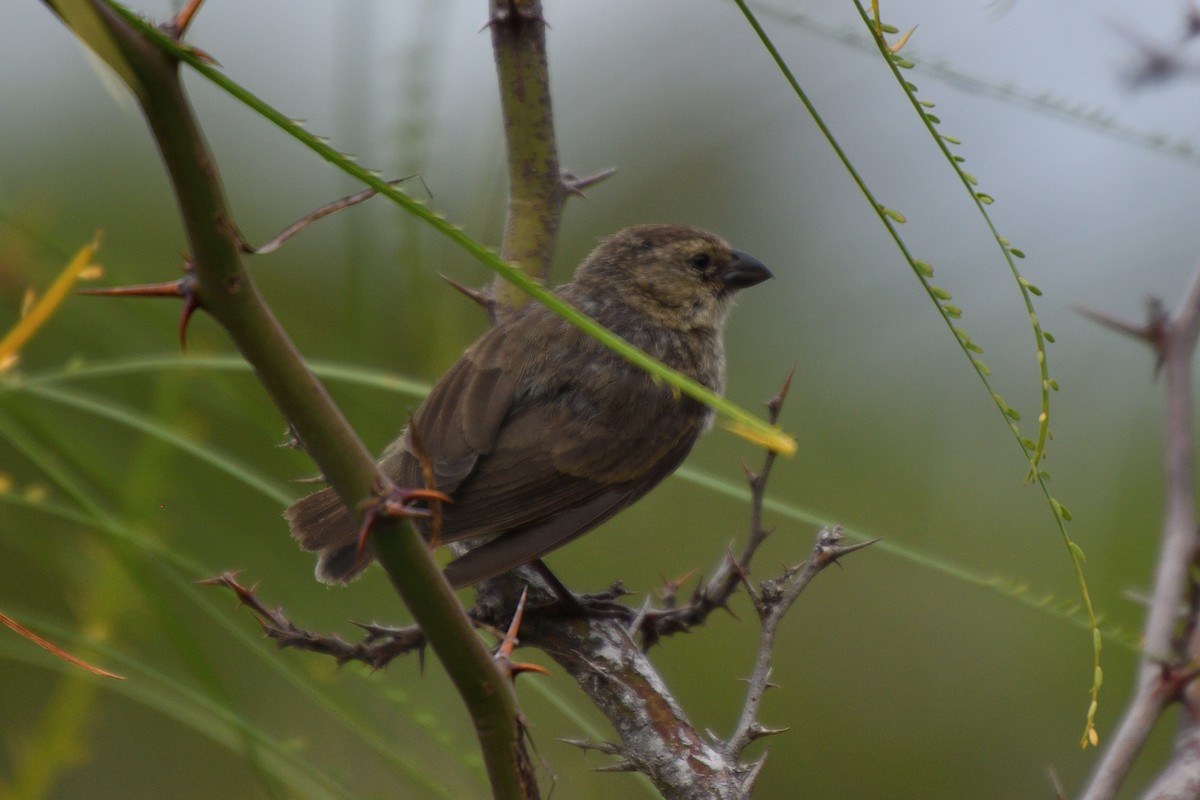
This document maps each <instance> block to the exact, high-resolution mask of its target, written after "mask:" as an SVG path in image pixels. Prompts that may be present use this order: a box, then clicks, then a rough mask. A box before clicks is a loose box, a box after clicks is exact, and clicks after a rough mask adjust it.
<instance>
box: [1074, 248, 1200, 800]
mask: <svg viewBox="0 0 1200 800" xmlns="http://www.w3.org/2000/svg"><path fill="white" fill-rule="evenodd" d="M1104 319H1107V318H1104ZM1198 320H1200V270H1197V273H1196V276H1195V277H1194V278H1193V280H1192V285H1191V288H1190V289H1189V290H1188V293H1187V296H1186V297H1185V298H1184V300H1183V302H1182V304H1181V305H1180V307H1179V309H1178V310H1177V311H1176V312H1175V314H1174V315H1171V316H1167V315H1165V314H1163V313H1162V311H1161V304H1159V303H1157V302H1154V303H1152V304H1151V311H1150V320H1149V322H1148V323H1147V324H1146V325H1145V326H1144V327H1142V328H1141V329H1137V328H1135V327H1134V326H1131V325H1129V324H1127V323H1119V324H1116V325H1112V324H1111V323H1110V326H1111V327H1115V328H1116V329H1118V330H1121V331H1125V332H1127V333H1131V334H1132V335H1134V336H1136V337H1138V338H1141V339H1144V340H1147V341H1150V342H1151V343H1152V344H1153V346H1154V348H1155V351H1156V355H1157V357H1158V361H1159V363H1160V364H1162V367H1163V373H1164V376H1165V384H1166V385H1165V389H1164V394H1165V399H1166V420H1165V426H1166V431H1165V440H1166V445H1165V450H1166V452H1165V458H1164V470H1165V482H1166V510H1165V518H1164V520H1163V531H1162V544H1161V550H1160V552H1159V559H1158V564H1157V566H1156V567H1155V571H1154V582H1153V586H1152V591H1151V596H1150V604H1149V611H1148V613H1147V617H1146V628H1145V634H1144V637H1143V640H1144V643H1145V644H1144V647H1143V654H1142V658H1141V663H1140V665H1139V668H1138V677H1137V683H1136V688H1135V692H1134V697H1133V699H1132V700H1131V701H1130V703H1129V707H1128V708H1127V709H1126V711H1125V715H1124V717H1123V718H1122V719H1121V722H1120V724H1119V725H1118V727H1117V730H1116V732H1115V733H1114V735H1113V737H1112V739H1111V741H1110V742H1109V744H1108V746H1107V749H1106V750H1105V752H1104V755H1103V757H1102V758H1101V760H1100V763H1099V764H1098V765H1097V767H1096V769H1095V772H1094V773H1093V774H1092V777H1091V779H1090V781H1089V783H1088V785H1087V786H1086V787H1085V790H1084V792H1083V793H1082V795H1081V798H1083V800H1109V798H1112V797H1115V796H1116V793H1117V791H1118V790H1119V789H1120V787H1121V784H1122V782H1123V781H1124V780H1125V777H1126V776H1127V775H1128V774H1129V770H1130V769H1131V768H1132V766H1133V763H1134V760H1135V759H1136V758H1137V754H1138V752H1139V751H1140V750H1141V748H1142V745H1143V744H1145V742H1146V739H1147V738H1148V737H1149V736H1150V733H1151V731H1152V730H1153V728H1154V725H1155V723H1156V722H1157V721H1158V719H1159V718H1160V716H1161V715H1162V712H1163V711H1164V710H1165V708H1166V707H1167V705H1168V704H1170V703H1171V702H1172V701H1173V700H1175V699H1177V698H1178V696H1179V690H1180V688H1181V686H1180V684H1179V681H1180V679H1181V677H1182V676H1184V675H1186V674H1187V673H1189V672H1190V670H1189V665H1190V664H1191V663H1194V661H1195V659H1196V656H1197V653H1198V652H1200V637H1198V636H1197V634H1196V628H1197V626H1196V618H1195V613H1196V611H1195V608H1194V607H1193V608H1192V610H1191V613H1190V618H1189V620H1188V621H1187V623H1186V627H1185V629H1186V630H1187V631H1189V633H1190V636H1189V637H1188V639H1187V640H1176V638H1175V631H1176V629H1177V623H1178V609H1179V603H1180V600H1181V599H1182V598H1183V596H1184V590H1185V588H1186V587H1187V585H1188V572H1189V570H1190V569H1192V565H1193V564H1194V563H1195V560H1196V555H1197V548H1198V546H1200V538H1198V536H1197V530H1196V513H1195V501H1196V498H1195V489H1194V485H1195V461H1194V455H1193V448H1194V447H1195V431H1194V428H1193V412H1192V405H1193V398H1192V368H1191V358H1192V353H1193V352H1194V350H1195V347H1196V338H1197V332H1198V330H1200V323H1198ZM1187 680H1188V681H1190V677H1188V678H1187ZM1185 685H1186V684H1185ZM1184 691H1185V692H1187V689H1186V688H1185V689H1184ZM1191 707H1192V706H1191V705H1190V704H1185V710H1184V717H1183V720H1181V724H1180V727H1179V731H1178V733H1177V735H1176V760H1175V761H1174V762H1173V763H1172V765H1169V766H1168V768H1167V770H1166V771H1165V772H1164V775H1163V779H1162V780H1163V782H1164V784H1163V785H1164V786H1165V785H1166V784H1167V783H1169V778H1168V776H1169V775H1170V774H1171V773H1173V772H1174V771H1175V769H1176V768H1178V767H1181V766H1183V761H1182V760H1181V755H1182V756H1183V757H1186V756H1187V754H1188V753H1189V752H1191V751H1192V750H1194V748H1190V747H1188V746H1186V744H1187V743H1188V742H1190V741H1191V740H1194V739H1200V732H1198V731H1197V730H1196V726H1197V720H1196V719H1195V716H1194V715H1193V714H1192V712H1191V711H1190V708H1191ZM1154 796H1158V797H1169V796H1171V795H1169V794H1156V795H1154ZM1193 796H1194V795H1193Z"/></svg>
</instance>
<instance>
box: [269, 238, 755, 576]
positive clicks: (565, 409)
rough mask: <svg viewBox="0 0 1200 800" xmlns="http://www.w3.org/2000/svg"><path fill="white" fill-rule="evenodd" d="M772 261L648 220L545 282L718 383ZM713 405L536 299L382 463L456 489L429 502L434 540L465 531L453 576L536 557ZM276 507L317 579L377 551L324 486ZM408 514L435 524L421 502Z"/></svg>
mask: <svg viewBox="0 0 1200 800" xmlns="http://www.w3.org/2000/svg"><path fill="white" fill-rule="evenodd" d="M771 277H773V276H772V273H771V271H770V270H769V269H767V267H766V266H765V265H764V264H763V263H762V262H761V261H759V260H758V259H756V258H754V257H753V256H751V255H749V254H747V253H744V252H741V251H739V250H735V249H733V248H732V247H730V245H729V244H728V243H727V242H725V240H723V239H722V238H720V237H719V236H717V235H715V234H712V233H709V232H707V231H704V230H701V229H699V228H694V227H689V226H685V225H676V224H646V225H636V226H633V227H629V228H625V229H623V230H621V231H619V232H617V233H616V234H614V235H612V236H609V237H608V238H606V239H603V240H602V241H601V242H600V243H599V244H598V246H597V247H596V248H595V249H594V250H593V251H592V252H591V254H590V255H589V256H588V257H587V258H586V259H585V260H584V261H583V262H582V263H581V264H580V265H579V267H578V268H577V269H576V271H575V274H574V277H573V280H572V281H571V282H570V283H567V284H564V285H562V286H560V287H559V288H557V289H556V290H555V294H557V295H558V297H560V298H561V299H563V300H564V301H566V302H568V303H570V304H571V305H572V306H574V307H575V308H577V309H579V310H580V311H582V312H583V313H584V314H587V315H588V316H589V317H591V318H592V319H594V320H596V321H597V322H599V323H600V324H601V325H603V326H604V327H606V328H608V329H609V330H610V331H612V332H613V333H616V334H617V335H619V336H621V337H622V338H624V339H625V340H627V341H628V342H630V343H632V344H634V345H636V346H637V347H639V348H641V349H642V350H644V351H645V352H647V353H649V354H650V355H652V356H654V357H655V358H657V359H658V360H660V361H662V362H663V363H665V364H667V365H668V366H670V367H673V368H674V369H676V370H678V371H680V372H682V373H683V374H684V375H687V376H688V377H690V378H692V379H694V380H696V381H698V382H699V383H701V384H703V385H704V386H706V387H708V388H709V389H711V390H713V391H714V392H717V393H723V392H724V388H725V348H724V342H723V329H724V325H725V320H726V318H727V316H728V313H729V310H730V307H731V306H732V304H733V298H734V296H735V295H736V294H737V292H738V291H739V290H741V289H744V288H747V287H750V286H754V285H756V284H759V283H762V282H763V281H765V280H767V279H768V278H771ZM712 417H713V412H712V410H711V409H709V408H708V407H707V406H705V405H703V404H702V403H700V402H698V401H696V400H695V399H693V398H691V397H688V396H685V395H682V394H681V393H680V392H678V390H676V389H674V388H673V387H671V386H670V385H668V384H666V383H665V382H663V381H661V380H659V379H657V378H655V377H652V376H651V375H650V374H649V373H647V372H645V371H644V370H642V369H641V368H640V367H637V366H634V365H633V364H631V363H630V362H628V361H626V360H625V359H624V358H622V357H621V356H619V355H617V354H616V353H614V352H613V351H612V350H610V349H608V348H607V347H605V346H604V345H602V344H600V343H599V342H597V341H596V340H595V339H593V338H592V337H590V336H588V335H587V334H585V333H583V332H582V331H580V330H579V329H577V328H575V327H574V326H573V325H571V324H570V323H568V322H567V321H566V320H564V319H563V318H562V317H560V316H559V315H557V314H555V313H553V312H552V311H550V310H549V309H547V308H546V307H545V306H543V305H542V304H540V303H536V302H530V303H527V304H526V305H524V306H522V307H520V308H519V309H517V310H516V311H514V312H512V313H511V314H509V315H508V316H506V317H504V318H502V319H501V320H500V321H499V322H497V323H496V324H494V325H493V326H492V327H491V328H490V329H489V330H488V331H487V332H486V333H484V334H483V335H482V336H481V337H480V338H479V339H478V340H476V342H475V343H474V344H472V345H471V346H470V347H469V348H468V349H467V350H466V352H465V353H463V355H462V356H461V357H460V358H459V359H458V361H457V362H455V363H454V365H453V366H451V367H450V369H449V371H447V372H446V374H445V375H444V376H443V377H442V378H441V379H440V380H438V381H437V383H436V384H435V385H434V387H433V389H432V390H431V391H430V393H429V395H428V396H427V397H426V398H425V399H424V401H422V402H421V404H420V405H419V406H418V407H417V409H416V411H415V412H413V413H412V415H411V418H410V420H409V424H408V427H407V428H405V430H404V431H403V432H402V433H401V435H400V437H399V438H398V439H396V441H394V442H393V443H392V444H391V445H389V446H388V447H387V448H386V449H385V451H384V452H383V455H382V457H381V459H380V462H379V464H380V468H381V470H382V472H383V473H384V474H385V475H387V476H388V477H389V478H390V479H391V480H392V481H393V482H394V483H395V484H396V485H397V486H399V487H416V488H425V489H436V490H438V491H440V492H443V493H445V494H446V495H449V496H450V498H451V499H452V502H450V503H442V502H437V505H438V507H439V508H438V511H439V513H440V525H439V526H438V527H439V528H440V530H438V532H437V539H438V541H437V542H431V543H437V544H448V543H453V542H460V543H464V544H465V545H467V546H469V548H470V549H467V551H466V552H465V554H462V555H459V556H458V557H457V558H456V559H454V560H453V561H451V562H450V563H449V564H448V565H447V566H446V567H445V576H446V579H447V580H448V581H449V582H450V584H451V585H452V586H453V587H455V588H456V589H457V588H462V587H466V586H470V585H473V584H476V583H478V582H480V581H483V580H485V579H487V578H492V577H495V576H498V575H500V574H502V573H505V572H508V571H509V570H511V569H514V568H516V567H519V566H521V565H524V564H529V563H533V564H534V565H535V566H541V561H540V559H541V558H542V557H543V556H544V555H546V554H547V553H549V552H550V551H552V550H555V549H557V548H559V547H562V546H563V545H565V544H567V543H568V542H570V541H572V540H574V539H576V538H577V537H579V536H581V535H583V534H584V533H587V532H588V531H591V530H592V529H593V528H595V527H597V526H598V525H600V524H601V523H603V522H605V521H606V520H608V519H609V518H611V517H612V516H613V515H615V514H617V513H618V512H620V511H621V510H623V509H624V508H626V507H628V506H629V505H630V504H631V503H633V502H634V501H636V500H638V499H639V498H641V497H642V496H643V495H645V494H646V493H647V492H649V491H650V490H651V489H653V488H654V487H655V486H656V485H658V484H659V483H660V482H661V481H662V480H663V479H664V478H666V477H667V476H668V475H670V474H671V473H672V472H674V471H675V470H676V468H678V467H679V465H680V464H681V463H683V461H684V459H685V458H686V457H687V455H688V453H689V452H690V451H691V449H692V446H693V445H694V444H695V443H696V440H697V439H698V438H699V437H700V435H701V434H702V433H703V432H704V431H706V430H707V429H708V428H709V427H710V426H711V424H712ZM423 459H425V460H426V462H427V466H431V467H432V474H433V481H432V482H433V484H434V485H433V486H428V485H427V480H426V477H425V473H424V472H423V469H422V460H423ZM423 502H426V503H429V504H432V503H433V502H436V501H431V500H427V501H423ZM284 516H285V518H286V519H287V521H288V524H289V526H290V529H291V533H292V536H293V537H294V538H295V539H296V540H297V541H298V542H299V544H300V546H301V547H302V548H303V549H305V550H308V551H313V552H316V553H317V554H318V560H317V567H316V577H317V579H318V580H320V581H322V582H325V583H333V584H341V583H348V582H350V581H351V580H353V579H354V578H355V577H357V576H358V575H359V574H360V573H361V572H362V570H363V569H365V568H366V566H367V565H368V564H369V563H370V561H371V560H372V555H371V552H370V545H369V543H367V544H365V545H363V544H361V543H360V541H359V539H360V527H361V525H360V523H359V521H358V519H357V518H356V515H355V514H354V513H352V512H351V511H350V509H348V508H347V507H346V506H345V505H344V504H343V503H342V501H341V499H340V498H339V497H338V495H337V494H336V493H335V492H334V491H333V490H332V489H324V490H321V491H318V492H316V493H315V494H311V495H309V496H307V497H304V498H302V499H300V500H298V501H297V502H295V503H294V504H293V505H292V506H290V507H289V508H288V509H287V511H286V512H285V513H284ZM412 522H413V524H415V525H416V526H417V529H418V530H419V531H420V532H421V533H422V535H424V536H425V538H426V539H427V540H431V539H432V538H433V533H432V528H433V526H432V525H431V521H430V518H429V516H418V517H413V518H412ZM456 552H458V551H456ZM559 585H560V586H561V584H559Z"/></svg>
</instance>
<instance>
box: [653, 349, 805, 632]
mask: <svg viewBox="0 0 1200 800" xmlns="http://www.w3.org/2000/svg"><path fill="white" fill-rule="evenodd" d="M795 372H796V370H795V367H793V368H792V371H791V372H789V373H788V376H787V378H786V379H785V380H784V382H783V385H782V386H781V387H780V388H779V391H778V392H777V393H776V395H775V396H774V397H773V398H771V399H770V400H769V401H767V403H766V406H767V416H768V418H769V419H770V422H771V424H772V425H774V424H776V423H777V422H778V421H779V412H780V411H781V410H782V408H783V403H784V401H785V400H786V399H787V395H788V390H789V389H790V388H791V385H792V377H793V376H794V375H795ZM775 455H776V454H775V453H774V452H773V451H770V450H768V451H767V454H766V456H764V457H763V466H762V469H761V470H759V471H758V472H757V473H754V472H751V471H750V470H749V469H748V468H746V467H745V465H743V469H744V470H745V472H746V482H747V483H748V484H749V485H750V530H749V533H748V534H747V536H746V545H745V547H743V548H742V553H741V556H740V557H738V558H736V559H735V558H734V556H733V554H732V553H731V552H728V551H727V552H726V554H725V557H724V559H722V561H721V564H720V565H719V566H718V567H717V569H716V572H714V573H713V576H712V577H711V578H710V579H709V580H708V581H707V582H706V583H703V584H702V585H700V586H698V587H697V588H696V591H695V592H694V593H693V594H692V597H691V599H690V600H689V601H688V603H687V604H686V605H683V606H680V607H678V608H676V607H674V603H673V602H672V603H670V604H668V606H669V607H667V608H662V609H652V608H645V609H643V610H642V612H641V613H640V614H639V615H638V616H637V618H636V619H635V623H636V626H637V627H636V630H637V631H638V632H639V633H640V634H641V636H642V646H643V647H645V648H646V649H649V648H650V647H652V646H653V645H654V644H655V643H657V642H658V641H659V640H660V639H661V638H662V637H663V636H669V635H671V634H674V633H682V632H684V631H687V630H689V629H691V628H693V627H696V626H697V625H702V624H704V621H705V620H706V619H708V615H709V614H711V613H712V612H713V611H715V610H716V609H718V608H724V609H726V610H728V609H729V606H728V602H729V598H730V596H731V595H732V594H733V593H734V592H735V591H737V588H738V586H739V585H741V584H742V582H743V581H744V580H745V576H746V574H747V573H748V572H749V570H750V561H751V559H753V558H754V554H755V553H756V552H758V548H759V547H760V546H761V545H762V543H763V542H765V541H766V540H767V537H769V536H770V535H771V529H769V528H766V527H764V526H763V503H764V501H765V500H766V494H767V481H768V480H769V479H770V477H771V468H772V466H774V464H775ZM676 588H677V587H676ZM731 613H732V612H731Z"/></svg>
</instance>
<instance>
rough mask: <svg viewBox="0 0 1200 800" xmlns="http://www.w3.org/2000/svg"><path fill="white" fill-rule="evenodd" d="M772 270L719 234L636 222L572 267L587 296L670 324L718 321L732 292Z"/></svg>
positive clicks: (712, 323) (697, 324) (693, 325)
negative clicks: (581, 262)
mask: <svg viewBox="0 0 1200 800" xmlns="http://www.w3.org/2000/svg"><path fill="white" fill-rule="evenodd" d="M770 277H772V276H771V271H770V270H769V269H767V268H766V267H765V266H764V265H763V264H762V262H761V261H759V260H758V259H756V258H755V257H754V256H751V255H749V254H747V253H743V252H741V251H739V250H734V249H733V248H731V247H730V246H729V244H728V243H726V242H725V240H724V239H722V238H721V237H719V236H716V235H715V234H712V233H709V232H708V231H704V230H700V229H699V228H691V227H688V226H685V225H637V226H634V227H632V228H625V229H624V230H622V231H620V232H618V233H616V234H614V235H613V236H610V237H609V238H608V239H605V240H604V241H603V242H602V243H601V244H600V246H599V247H597V248H596V249H595V250H594V251H592V254H591V255H590V256H588V258H587V260H586V261H584V262H583V264H581V265H580V266H579V269H578V270H577V271H576V273H575V283H576V284H577V285H578V286H579V287H580V288H581V289H583V290H584V291H585V292H586V293H587V295H588V296H589V297H590V298H591V299H592V300H593V301H600V302H602V303H603V304H607V303H609V302H612V303H619V304H621V305H625V306H628V307H630V308H633V309H634V310H636V311H637V312H639V313H640V314H645V315H648V316H650V317H652V318H653V319H654V320H655V321H656V322H657V323H659V324H662V325H664V326H666V327H671V328H720V326H721V325H722V324H723V323H724V321H725V317H726V315H727V314H728V311H729V306H730V303H731V301H732V299H733V295H734V294H735V293H736V292H737V291H738V290H739V289H744V288H746V287H748V286H754V285H755V284H758V283H762V282H763V281H765V280H766V279H767V278H770Z"/></svg>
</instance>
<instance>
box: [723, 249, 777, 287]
mask: <svg viewBox="0 0 1200 800" xmlns="http://www.w3.org/2000/svg"><path fill="white" fill-rule="evenodd" d="M773 277H775V276H774V275H772V274H771V270H769V269H767V267H766V265H764V264H763V263H762V262H761V261H759V260H758V259H757V258H755V257H754V256H752V255H750V254H749V253H743V252H741V251H740V250H734V251H733V260H732V261H730V262H729V265H728V266H726V267H725V269H723V270H721V282H722V283H724V284H725V286H726V288H729V289H745V288H746V287H747V286H755V285H757V284H760V283H762V282H763V281H765V280H766V279H767V278H773Z"/></svg>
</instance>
